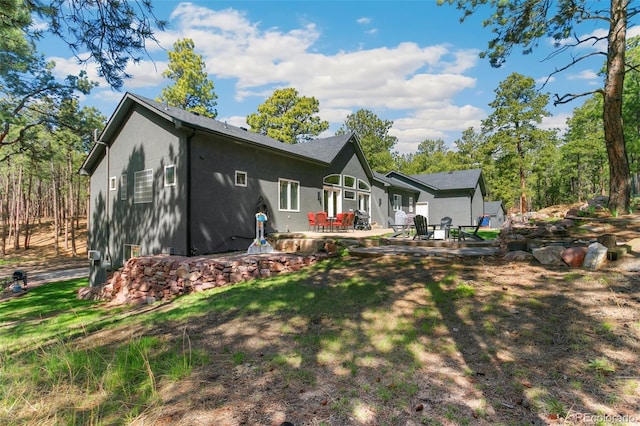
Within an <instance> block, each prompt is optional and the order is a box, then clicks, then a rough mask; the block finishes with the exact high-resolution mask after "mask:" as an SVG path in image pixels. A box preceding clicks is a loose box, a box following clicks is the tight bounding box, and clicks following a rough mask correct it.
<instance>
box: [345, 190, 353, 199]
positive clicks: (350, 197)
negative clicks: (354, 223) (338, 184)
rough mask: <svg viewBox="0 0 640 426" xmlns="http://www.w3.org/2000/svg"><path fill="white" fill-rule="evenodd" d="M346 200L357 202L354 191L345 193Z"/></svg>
mask: <svg viewBox="0 0 640 426" xmlns="http://www.w3.org/2000/svg"><path fill="white" fill-rule="evenodd" d="M344 199H345V200H355V199H356V193H355V192H354V191H346V190H345V191H344Z"/></svg>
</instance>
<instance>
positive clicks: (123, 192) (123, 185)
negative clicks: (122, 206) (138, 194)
mask: <svg viewBox="0 0 640 426" xmlns="http://www.w3.org/2000/svg"><path fill="white" fill-rule="evenodd" d="M120 199H121V200H126V199H127V175H122V176H120Z"/></svg>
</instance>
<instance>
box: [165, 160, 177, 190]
mask: <svg viewBox="0 0 640 426" xmlns="http://www.w3.org/2000/svg"><path fill="white" fill-rule="evenodd" d="M171 169H173V182H171V181H169V179H167V171H168V170H171ZM162 175H163V177H164V187H165V188H166V187H168V186H176V184H177V180H178V179H177V176H176V165H175V164H169V165H167V166H164V173H163V174H162Z"/></svg>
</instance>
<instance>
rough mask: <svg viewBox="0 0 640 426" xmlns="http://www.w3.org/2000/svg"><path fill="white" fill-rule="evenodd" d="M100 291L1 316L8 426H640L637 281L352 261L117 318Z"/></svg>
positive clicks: (0, 377) (34, 294) (582, 273)
mask: <svg viewBox="0 0 640 426" xmlns="http://www.w3.org/2000/svg"><path fill="white" fill-rule="evenodd" d="M86 285H87V283H86V280H76V281H67V282H62V283H55V284H47V285H45V286H41V287H38V288H34V289H33V290H31V291H30V292H29V293H27V294H26V295H24V296H22V297H20V298H15V299H11V300H5V301H3V302H1V303H0V306H1V309H0V329H1V330H2V333H1V334H0V360H1V361H2V364H1V367H0V400H1V401H2V403H1V405H0V424H6V425H24V424H33V425H36V424H37V425H42V424H44V425H47V424H48V425H58V424H65V425H66V424H78V425H80V424H82V425H85V424H95V425H102V424H104V425H107V424H108V425H118V424H122V425H125V424H126V425H128V424H140V425H142V424H157V425H164V424H167V425H168V424H171V425H176V424H177V425H180V424H184V425H187V424H189V425H190V424H220V425H240V424H249V425H270V424H276V425H279V424H280V423H281V422H283V421H285V420H286V421H290V422H292V423H293V424H296V425H303V424H306V425H384V424H387V425H396V424H407V422H413V423H414V424H442V425H449V424H487V425H489V424H492V425H493V424H531V422H536V423H538V424H541V423H542V424H544V423H553V422H561V421H564V422H566V424H579V423H580V422H582V421H584V420H585V419H591V420H594V422H596V423H597V422H599V423H600V424H608V423H615V422H616V421H619V420H620V421H626V422H627V423H633V422H634V421H640V419H638V413H639V412H640V409H639V408H640V407H638V401H640V367H639V365H640V362H638V361H639V360H638V356H639V354H640V317H638V312H640V297H639V294H640V280H639V279H638V277H637V273H627V272H624V271H621V270H606V271H587V270H575V269H574V270H570V269H567V268H549V267H541V266H538V265H533V264H528V263H525V264H508V263H504V262H503V261H500V260H495V259H491V260H489V259H484V260H469V259H463V260H460V261H459V262H456V263H443V262H439V261H437V260H433V259H423V258H382V259H378V260H372V259H366V260H362V259H355V258H349V257H345V258H340V259H332V260H329V261H326V262H322V263H320V264H318V265H315V266H313V267H310V268H308V269H305V270H303V271H300V272H297V273H294V274H290V275H287V276H282V277H276V278H272V279H266V280H261V281H252V282H247V283H243V284H239V285H235V286H232V287H227V288H222V289H215V290H211V291H208V292H205V293H201V294H195V295H189V296H185V297H182V298H179V299H175V300H173V301H172V302H169V303H166V304H155V305H150V306H145V307H120V308H109V307H106V306H103V305H101V304H99V303H91V302H83V301H79V300H76V298H75V292H76V291H77V289H78V288H80V287H82V286H86ZM586 416H590V417H586Z"/></svg>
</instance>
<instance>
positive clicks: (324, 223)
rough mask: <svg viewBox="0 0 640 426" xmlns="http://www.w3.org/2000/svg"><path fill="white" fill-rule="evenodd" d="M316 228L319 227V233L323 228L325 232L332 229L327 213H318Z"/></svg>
mask: <svg viewBox="0 0 640 426" xmlns="http://www.w3.org/2000/svg"><path fill="white" fill-rule="evenodd" d="M316 226H317V227H318V231H319V230H320V227H322V230H323V231H324V230H325V229H326V228H330V227H331V222H329V219H328V217H327V213H326V212H318V213H316Z"/></svg>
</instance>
